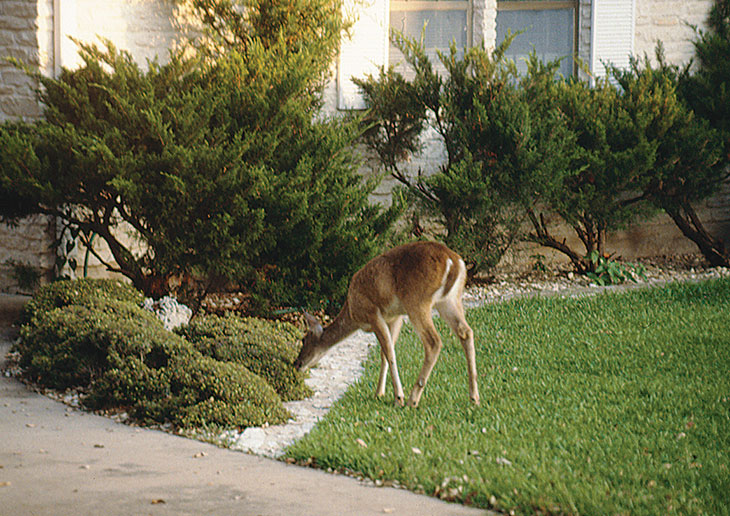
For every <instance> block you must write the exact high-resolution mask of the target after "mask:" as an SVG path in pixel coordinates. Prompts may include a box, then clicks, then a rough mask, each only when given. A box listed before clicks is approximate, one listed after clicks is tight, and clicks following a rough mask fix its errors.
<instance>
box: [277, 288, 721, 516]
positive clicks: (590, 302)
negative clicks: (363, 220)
mask: <svg viewBox="0 0 730 516" xmlns="http://www.w3.org/2000/svg"><path fill="white" fill-rule="evenodd" d="M467 318H468V319H469V321H470V324H471V325H472V328H473V329H474V331H475V334H476V341H477V361H478V368H479V381H480V389H481V396H482V404H481V406H480V407H474V406H472V405H471V404H470V403H469V398H468V393H467V376H466V368H465V360H464V356H463V353H462V351H461V347H460V346H459V344H458V341H456V339H455V338H454V336H453V335H452V334H450V332H448V330H446V328H445V326H444V325H443V324H439V331H440V332H441V334H442V335H443V336H444V337H445V338H444V349H443V351H442V354H441V357H440V359H439V362H438V363H437V365H436V368H435V369H434V372H433V374H432V376H431V379H430V381H429V384H428V386H427V387H426V390H425V393H424V397H423V399H422V400H421V406H420V408H418V409H399V408H395V407H394V406H392V397H391V396H392V392H391V391H390V390H389V392H388V394H387V398H386V399H385V400H376V399H374V391H375V384H376V382H377V375H378V368H379V360H378V359H377V356H376V354H374V355H373V356H372V357H371V358H370V360H369V361H368V364H367V366H366V372H365V374H364V375H363V378H362V379H361V380H360V381H359V382H358V383H357V384H355V385H354V386H353V387H351V388H350V389H349V390H348V392H347V393H346V395H345V396H344V397H343V398H342V399H341V400H340V402H338V403H337V404H336V405H335V407H334V408H333V410H332V411H331V412H330V413H329V414H328V416H327V417H326V418H325V419H324V420H323V421H321V422H320V423H319V424H318V425H317V426H316V427H315V429H314V430H313V431H312V432H311V433H310V434H309V435H308V436H307V437H305V438H304V439H302V440H301V441H299V442H298V443H296V444H295V445H293V446H292V447H291V448H289V450H288V451H287V456H288V457H290V458H293V459H295V460H297V461H302V462H307V463H310V462H313V463H314V464H315V465H317V466H318V467H322V468H333V469H335V470H349V471H354V472H360V473H361V474H363V475H364V476H366V477H369V478H372V479H374V480H380V481H385V483H386V484H387V483H389V482H392V481H396V482H398V483H399V484H401V485H404V486H407V487H408V488H410V489H413V490H416V491H419V492H424V493H426V494H430V495H436V496H439V497H441V498H445V499H448V500H453V501H458V502H462V503H468V504H471V505H474V506H477V507H483V508H492V509H497V510H500V511H505V512H508V511H515V513H517V514H534V513H548V514H632V515H642V514H678V515H689V514H708V515H710V514H711V515H723V514H730V508H729V507H730V471H729V469H728V468H730V280H727V279H725V280H716V281H711V282H706V283H701V284H674V285H670V286H668V287H666V288H661V289H651V290H644V291H637V292H631V293H625V294H604V295H600V296H596V297H588V298H581V299H562V298H552V299H538V298H533V299H520V300H515V301H511V302H508V303H503V304H495V305H490V306H486V307H483V308H479V309H475V310H472V311H470V312H469V313H468V314H467ZM422 353H423V352H422V348H421V345H420V342H419V341H418V339H417V338H416V337H415V336H414V334H413V332H412V331H410V330H408V329H404V334H403V336H402V337H401V340H400V341H399V345H398V358H399V364H400V371H401V378H402V379H403V382H404V386H407V387H406V388H407V389H409V388H410V387H411V385H412V384H413V381H414V380H415V376H416V374H417V372H418V370H419V368H420V364H421V361H422Z"/></svg>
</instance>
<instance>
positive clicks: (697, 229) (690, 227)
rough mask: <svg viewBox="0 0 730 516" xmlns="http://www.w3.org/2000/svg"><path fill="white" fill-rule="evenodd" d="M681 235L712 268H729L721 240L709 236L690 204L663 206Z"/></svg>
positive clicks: (727, 256)
mask: <svg viewBox="0 0 730 516" xmlns="http://www.w3.org/2000/svg"><path fill="white" fill-rule="evenodd" d="M664 211H666V212H667V215H669V216H670V217H671V218H672V220H673V221H674V223H675V224H676V225H677V227H678V228H679V229H680V231H681V232H682V234H683V235H684V236H686V237H687V238H689V239H690V240H692V241H693V242H694V243H695V244H697V247H698V248H699V249H700V252H701V253H702V255H703V256H704V257H705V258H706V259H707V261H708V262H710V265H712V266H713V267H730V254H729V253H728V250H727V248H726V247H725V244H724V243H723V242H722V240H720V239H718V238H715V237H713V236H712V235H710V234H709V233H708V232H707V230H705V227H704V226H703V224H702V222H701V221H700V219H699V217H698V216H697V212H695V210H694V208H693V207H692V205H691V204H689V203H685V204H683V205H681V206H679V207H676V206H664Z"/></svg>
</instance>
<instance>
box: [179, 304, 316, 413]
mask: <svg viewBox="0 0 730 516" xmlns="http://www.w3.org/2000/svg"><path fill="white" fill-rule="evenodd" d="M176 332H177V333H178V334H180V335H181V336H183V337H184V338H185V339H186V340H188V341H189V342H191V343H192V344H193V345H194V346H195V348H196V349H197V350H198V351H200V352H201V353H203V355H206V356H210V357H212V358H214V359H216V360H220V361H223V362H235V363H239V364H242V365H243V366H245V367H246V368H247V369H249V370H250V371H252V372H253V373H255V374H257V375H259V376H261V377H262V378H263V379H265V380H266V381H267V383H268V384H269V385H271V386H272V387H273V388H274V390H275V391H276V392H277V394H278V395H279V396H281V399H282V400H283V401H290V400H298V399H303V398H306V397H309V396H311V395H312V391H311V389H310V388H309V387H307V385H306V384H305V383H304V375H303V374H302V373H300V372H299V371H297V370H296V369H295V368H294V366H293V365H292V364H293V363H294V360H295V359H296V357H297V354H298V352H299V344H298V341H301V338H302V337H303V335H302V334H301V332H300V331H299V330H298V329H297V328H296V327H294V326H292V325H291V324H288V323H283V322H269V321H264V320H262V319H254V318H241V317H237V316H235V315H227V316H225V317H219V316H216V315H209V316H204V317H199V318H196V319H194V320H193V321H191V323H190V324H189V325H187V326H183V327H181V328H179V329H177V330H176Z"/></svg>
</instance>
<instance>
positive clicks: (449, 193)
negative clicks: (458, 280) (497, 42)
mask: <svg viewBox="0 0 730 516" xmlns="http://www.w3.org/2000/svg"><path fill="white" fill-rule="evenodd" d="M394 43H395V44H396V45H397V46H398V47H399V49H400V50H401V52H402V53H403V55H404V56H405V60H406V62H407V63H408V65H409V66H410V67H411V69H412V70H413V72H414V73H415V75H414V78H413V79H412V80H410V81H409V80H406V79H405V78H404V77H403V76H402V75H401V74H400V73H399V72H397V71H395V70H394V69H388V70H382V71H381V73H380V76H379V77H377V78H375V77H372V76H370V77H367V78H366V79H365V80H363V81H360V82H358V84H359V85H360V87H361V89H362V90H363V93H364V94H365V98H366V101H367V102H368V105H369V106H371V110H370V111H369V115H368V117H367V120H369V121H370V122H371V123H372V124H373V125H372V128H371V130H370V132H369V133H367V138H366V143H367V144H368V145H369V146H370V147H371V148H373V149H374V150H375V151H376V152H377V154H378V156H379V158H380V160H381V162H382V163H383V164H384V166H385V168H386V169H387V170H388V171H389V172H390V173H391V174H392V175H393V176H394V177H395V178H396V179H397V180H399V181H400V182H401V183H402V184H403V185H405V187H406V188H407V191H408V192H409V194H410V196H411V198H412V199H413V200H415V201H416V202H417V203H418V208H419V210H420V214H423V215H425V216H427V217H429V218H430V219H431V220H435V221H436V222H438V223H439V224H440V226H441V227H442V228H443V230H444V234H442V235H438V236H439V237H440V238H443V240H444V241H445V242H446V243H447V244H448V245H449V246H450V247H452V248H453V249H455V250H456V251H457V252H459V253H460V254H461V255H462V256H463V257H464V259H465V260H466V262H467V264H468V267H469V273H470V275H472V276H473V275H475V274H477V273H479V272H481V271H483V270H485V269H488V268H490V267H492V266H494V265H496V263H497V262H498V261H499V259H500V258H501V256H502V255H503V254H504V252H505V251H506V250H507V248H508V247H509V245H510V244H511V242H512V241H513V240H514V238H515V235H516V229H517V227H518V226H519V224H520V222H521V218H522V217H523V215H522V214H521V213H520V212H519V211H518V210H517V209H516V207H518V206H520V203H522V202H528V201H527V199H526V196H527V195H528V194H527V192H528V189H529V188H530V186H531V185H530V184H529V183H530V182H529V180H525V182H524V184H519V182H518V180H517V177H516V176H518V175H531V174H533V171H534V170H535V167H536V166H537V168H538V169H539V172H534V174H539V173H541V172H542V168H541V167H539V164H540V163H541V162H546V161H550V160H540V159H538V155H540V154H542V155H543V156H545V155H548V156H549V155H552V154H551V153H550V152H549V151H548V149H549V148H550V146H551V145H553V144H554V142H555V140H554V139H551V138H541V137H540V136H546V135H548V134H550V132H549V131H544V132H543V133H540V134H539V135H538V134H537V133H538V132H539V131H534V132H533V131H532V130H531V128H528V127H527V125H528V124H529V123H530V118H529V113H528V110H529V108H528V105H527V103H526V102H525V101H524V99H523V98H522V97H521V95H520V92H519V91H518V89H517V88H516V87H515V83H514V79H515V71H514V67H511V66H509V64H508V63H506V62H504V60H503V59H502V54H503V50H504V48H506V47H505V46H501V47H500V48H498V49H497V50H496V51H495V52H494V55H493V56H490V55H489V53H487V52H486V51H485V50H484V49H481V48H477V47H475V48H472V49H470V50H469V51H468V52H466V53H465V55H464V57H463V58H458V57H457V50H456V48H455V47H452V48H451V51H450V53H449V54H448V55H444V54H439V57H440V60H441V63H442V65H443V66H444V67H445V69H446V70H447V75H446V78H442V76H441V75H439V74H438V73H437V72H436V71H434V68H433V66H432V63H431V62H430V60H429V58H428V57H427V56H426V53H425V51H424V49H423V48H422V46H421V45H420V44H418V43H417V42H415V41H413V40H409V39H408V38H405V37H403V36H401V35H397V34H396V35H395V36H394ZM505 45H506V44H505ZM492 117H494V118H495V119H497V118H498V119H499V120H501V121H502V124H501V125H499V126H497V125H494V124H492V125H489V122H488V121H489V120H491V119H492ZM426 127H429V128H430V129H431V130H433V131H435V132H436V133H437V134H438V135H439V136H440V138H441V139H442V141H443V143H444V145H445V147H446V152H447V158H446V163H445V164H443V166H441V167H440V168H439V169H437V170H430V171H427V174H423V175H422V171H420V170H419V171H418V172H417V175H415V176H414V175H413V173H412V172H408V171H407V170H405V169H404V168H403V166H402V163H403V161H404V160H405V159H406V158H407V157H409V156H410V155H411V154H413V153H414V152H416V151H417V150H418V138H419V137H420V136H421V135H422V134H423V131H424V130H425V128H426ZM557 137H558V136H557V135H556V138H557ZM507 149H510V150H507ZM510 151H519V152H520V155H519V156H518V157H516V156H514V155H513V154H510ZM507 156H509V158H507ZM502 158H504V159H502ZM531 177H534V176H533V175H531ZM522 186H524V188H522Z"/></svg>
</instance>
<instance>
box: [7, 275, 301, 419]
mask: <svg viewBox="0 0 730 516" xmlns="http://www.w3.org/2000/svg"><path fill="white" fill-rule="evenodd" d="M140 300H141V294H140V293H139V292H137V291H135V290H134V289H132V288H131V287H128V286H127V285H123V284H120V283H117V282H111V281H107V280H78V281H59V282H56V283H52V284H50V285H47V286H44V287H43V288H41V290H40V291H39V293H38V295H37V296H36V297H35V298H34V299H33V300H31V301H30V302H29V305H28V306H29V308H28V310H27V312H26V324H25V325H24V326H23V327H22V328H21V338H20V340H19V342H18V343H17V344H16V346H15V350H16V351H18V352H19V354H20V362H19V365H20V367H21V369H22V370H23V374H24V376H25V377H26V378H27V379H29V380H30V381H33V382H35V383H37V384H39V385H41V386H44V387H49V388H53V389H58V390H65V389H69V388H75V389H80V390H81V392H82V403H83V404H84V405H85V406H87V407H89V408H92V409H108V410H126V411H127V412H128V414H129V416H130V417H131V418H132V419H133V420H135V421H138V422H141V423H145V424H164V423H171V424H173V425H175V426H176V427H181V428H191V427H194V428H198V427H205V426H211V425H213V426H221V427H240V428H242V427H247V426H260V425H262V424H265V423H269V424H276V423H281V422H284V421H286V420H287V419H288V417H289V413H288V412H287V411H286V410H285V409H284V408H283V406H282V399H281V397H280V396H279V394H277V390H279V391H280V392H281V393H282V395H283V396H287V397H288V399H294V398H301V397H303V396H307V395H310V394H311V392H310V391H309V389H307V387H306V386H305V385H304V383H303V381H302V377H301V375H300V374H299V373H298V372H296V371H294V369H293V368H292V367H291V363H292V361H293V360H294V358H295V356H296V354H297V351H298V350H297V349H296V344H295V343H294V341H296V340H297V339H299V338H300V337H301V335H300V334H299V332H298V330H296V328H294V327H293V326H291V325H286V324H283V323H269V322H267V321H261V320H254V319H246V320H242V319H236V318H233V317H226V318H219V317H210V318H203V319H201V320H200V321H199V322H198V323H196V324H193V325H190V326H189V327H188V328H186V329H185V330H184V331H181V332H180V333H181V334H182V335H184V336H181V335H179V334H175V333H171V332H168V331H166V330H165V329H164V328H163V326H162V324H161V323H160V322H159V321H158V319H157V318H156V317H155V316H154V315H153V314H151V313H150V312H148V311H146V310H144V309H142V308H141V307H140V306H139V301H140ZM188 336H189V337H190V340H186V338H184V337H188ZM201 351H202V352H201ZM247 366H250V368H249V367H247ZM259 373H260V374H259ZM269 379H270V380H271V384H269V383H268V381H267V380H269ZM272 385H273V386H272ZM275 388H276V389H277V390H275Z"/></svg>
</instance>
